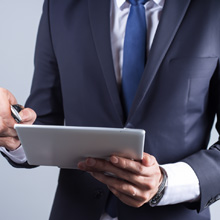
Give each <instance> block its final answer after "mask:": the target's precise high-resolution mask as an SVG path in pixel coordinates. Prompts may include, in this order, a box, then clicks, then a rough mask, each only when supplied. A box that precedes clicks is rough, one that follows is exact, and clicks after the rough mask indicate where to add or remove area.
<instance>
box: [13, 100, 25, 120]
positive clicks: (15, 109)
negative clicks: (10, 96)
mask: <svg viewBox="0 0 220 220" xmlns="http://www.w3.org/2000/svg"><path fill="white" fill-rule="evenodd" d="M22 109H23V107H22V106H21V105H19V104H16V105H11V115H12V117H13V118H14V119H15V121H16V122H17V123H20V122H22V118H21V116H20V115H19V112H20V111H21V110H22Z"/></svg>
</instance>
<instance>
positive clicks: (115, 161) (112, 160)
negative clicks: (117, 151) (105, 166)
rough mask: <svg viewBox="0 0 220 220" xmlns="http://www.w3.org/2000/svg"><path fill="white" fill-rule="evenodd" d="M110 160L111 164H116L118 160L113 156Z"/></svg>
mask: <svg viewBox="0 0 220 220" xmlns="http://www.w3.org/2000/svg"><path fill="white" fill-rule="evenodd" d="M110 160H111V162H112V163H118V158H117V157H115V156H113V157H111V159H110Z"/></svg>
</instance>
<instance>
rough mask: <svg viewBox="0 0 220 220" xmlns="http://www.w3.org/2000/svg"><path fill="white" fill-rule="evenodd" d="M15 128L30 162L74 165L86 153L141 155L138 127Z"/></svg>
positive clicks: (97, 155)
mask: <svg viewBox="0 0 220 220" xmlns="http://www.w3.org/2000/svg"><path fill="white" fill-rule="evenodd" d="M15 129H16V131H17V133H18V137H19V139H20V141H21V144H22V146H23V148H24V152H25V154H26V157H27V161H28V163H29V164H30V165H46V166H58V167H60V168H74V169H76V168H77V164H78V162H80V161H82V160H85V158H87V157H94V158H103V159H108V158H109V157H110V156H111V155H118V156H122V157H126V158H130V159H134V160H141V159H142V157H143V150H144V140H145V131H144V130H141V129H128V128H124V129H123V128H102V127H72V126H51V125H22V124H16V125H15Z"/></svg>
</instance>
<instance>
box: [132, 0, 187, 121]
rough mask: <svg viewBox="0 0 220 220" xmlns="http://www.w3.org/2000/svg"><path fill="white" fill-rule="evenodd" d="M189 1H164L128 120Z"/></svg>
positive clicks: (141, 100)
mask: <svg viewBox="0 0 220 220" xmlns="http://www.w3.org/2000/svg"><path fill="white" fill-rule="evenodd" d="M190 1H191V0H183V1H177V0H166V1H165V5H164V8H163V12H162V15H161V18H160V23H159V25H158V29H157V32H156V35H155V37H154V41H153V44H152V47H151V51H150V53H149V56H148V62H147V65H146V68H145V71H144V74H143V77H142V79H141V82H140V85H139V87H138V91H137V95H136V97H135V100H134V103H133V105H132V107H131V111H130V114H129V117H128V120H130V119H131V117H132V116H133V115H134V113H135V111H136V110H137V108H139V107H140V105H141V104H142V103H143V100H144V98H145V97H146V95H147V93H148V91H149V88H150V86H151V84H152V82H153V80H154V78H155V76H156V73H157V71H158V69H159V67H160V64H161V63H162V61H163V59H164V57H165V55H166V53H167V51H168V49H169V47H170V45H171V43H172V41H173V39H174V37H175V34H176V32H177V30H178V28H179V26H180V24H181V21H182V19H183V17H184V15H185V13H186V11H187V8H188V6H189V3H190Z"/></svg>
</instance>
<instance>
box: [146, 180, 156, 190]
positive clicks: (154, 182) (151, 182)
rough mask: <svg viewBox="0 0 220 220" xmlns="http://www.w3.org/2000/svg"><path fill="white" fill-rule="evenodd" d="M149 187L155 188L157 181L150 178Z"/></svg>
mask: <svg viewBox="0 0 220 220" xmlns="http://www.w3.org/2000/svg"><path fill="white" fill-rule="evenodd" d="M148 187H149V189H154V188H155V187H156V181H155V180H154V179H150V180H149V181H148Z"/></svg>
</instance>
